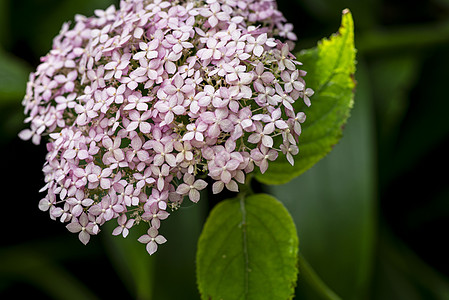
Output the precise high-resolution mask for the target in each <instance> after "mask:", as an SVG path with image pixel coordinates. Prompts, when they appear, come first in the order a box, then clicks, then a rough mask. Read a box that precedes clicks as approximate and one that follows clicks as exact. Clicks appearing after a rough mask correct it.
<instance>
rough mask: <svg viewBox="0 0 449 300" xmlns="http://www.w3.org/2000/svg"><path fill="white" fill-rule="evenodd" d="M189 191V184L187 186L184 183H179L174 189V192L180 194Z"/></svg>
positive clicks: (185, 193)
mask: <svg viewBox="0 0 449 300" xmlns="http://www.w3.org/2000/svg"><path fill="white" fill-rule="evenodd" d="M189 191H190V186H188V185H187V184H185V183H181V184H180V185H179V186H178V188H177V189H176V193H178V194H180V195H187V193H188V192H189Z"/></svg>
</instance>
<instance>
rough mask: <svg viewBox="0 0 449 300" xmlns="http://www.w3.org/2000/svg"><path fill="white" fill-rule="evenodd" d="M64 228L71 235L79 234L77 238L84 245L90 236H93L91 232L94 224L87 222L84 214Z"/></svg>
mask: <svg viewBox="0 0 449 300" xmlns="http://www.w3.org/2000/svg"><path fill="white" fill-rule="evenodd" d="M66 227H67V229H68V230H69V231H70V232H72V233H77V232H79V234H78V238H79V240H80V241H81V243H83V244H84V245H86V244H87V243H88V242H89V240H90V235H92V234H95V233H94V230H93V229H94V224H92V223H91V222H89V219H88V217H87V215H86V214H85V213H83V214H81V216H80V217H79V219H76V218H74V219H73V221H72V222H71V223H69V224H68V225H67V226H66Z"/></svg>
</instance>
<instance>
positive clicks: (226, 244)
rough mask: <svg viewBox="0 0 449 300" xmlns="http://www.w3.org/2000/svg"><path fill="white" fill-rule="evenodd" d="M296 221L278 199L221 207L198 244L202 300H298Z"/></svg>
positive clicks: (246, 200)
mask: <svg viewBox="0 0 449 300" xmlns="http://www.w3.org/2000/svg"><path fill="white" fill-rule="evenodd" d="M297 258H298V237H297V234H296V227H295V224H294V223H293V220H292V218H291V216H290V214H289V213H288V211H287V210H286V209H285V207H284V206H283V205H282V203H280V202H279V201H278V200H276V199H275V198H273V197H271V196H269V195H265V194H256V195H251V196H248V197H246V198H245V197H244V196H241V197H239V198H235V199H228V200H225V201H223V202H221V203H219V204H218V205H217V206H216V207H215V208H214V209H213V210H212V212H211V213H210V215H209V217H208V219H207V221H206V224H205V226H204V229H203V232H202V234H201V236H200V239H199V242H198V251H197V281H198V287H199V290H200V293H201V297H202V299H211V300H215V299H217V300H219V299H226V300H233V299H236V300H237V299H238V300H242V299H245V300H248V299H257V300H264V299H270V300H271V299H279V300H282V299H292V297H293V293H294V287H295V283H296V278H297V274H298V270H297Z"/></svg>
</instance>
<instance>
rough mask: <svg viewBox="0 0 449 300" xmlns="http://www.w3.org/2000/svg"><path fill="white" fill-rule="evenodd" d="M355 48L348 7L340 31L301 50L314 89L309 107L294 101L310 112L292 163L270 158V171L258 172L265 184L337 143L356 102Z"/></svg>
mask: <svg viewBox="0 0 449 300" xmlns="http://www.w3.org/2000/svg"><path fill="white" fill-rule="evenodd" d="M355 52H356V51H355V48H354V25H353V20H352V16H351V13H350V12H349V11H348V10H345V11H344V12H343V16H342V24H341V27H340V29H339V32H338V33H337V34H334V35H332V37H331V38H330V39H323V40H322V41H320V42H319V43H318V46H317V47H315V48H313V49H309V50H305V51H303V52H301V53H300V54H299V56H298V60H299V61H301V62H303V63H304V66H302V67H301V69H304V70H305V71H307V72H308V73H307V76H306V82H307V87H310V88H312V89H313V90H314V91H315V94H314V95H313V96H312V97H311V98H312V100H311V101H312V105H311V107H310V108H308V107H306V106H305V105H304V104H303V103H301V102H302V101H296V102H295V103H294V106H295V110H296V111H297V112H299V111H303V110H304V111H305V113H306V115H307V120H306V121H305V123H304V124H303V126H302V128H303V130H302V133H301V136H300V138H299V144H298V146H299V154H298V156H297V159H296V161H295V165H294V166H293V167H292V166H291V165H290V164H289V163H288V162H287V160H286V159H285V157H280V158H278V159H277V160H276V161H274V162H271V163H270V166H269V168H268V170H267V172H265V173H264V174H260V173H259V174H256V179H257V180H259V181H260V182H262V183H265V184H283V183H286V182H288V181H290V180H291V179H293V178H295V177H297V176H299V175H301V174H302V173H304V172H305V171H306V170H308V169H309V168H310V167H312V166H313V165H314V164H315V163H317V162H318V161H319V160H320V159H322V158H323V157H324V156H326V155H327V154H328V153H329V152H330V151H331V150H332V148H333V147H334V146H335V145H336V144H337V143H338V141H339V140H340V138H341V136H342V131H343V125H344V124H345V122H346V120H347V118H348V117H349V112H350V109H351V108H352V105H353V97H354V88H355V80H354V73H355Z"/></svg>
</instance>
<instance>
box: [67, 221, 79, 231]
mask: <svg viewBox="0 0 449 300" xmlns="http://www.w3.org/2000/svg"><path fill="white" fill-rule="evenodd" d="M66 228H67V229H68V230H69V231H70V232H72V233H77V232H80V231H81V229H82V226H81V225H80V223H78V222H72V223H69V224H67V226H66Z"/></svg>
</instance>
